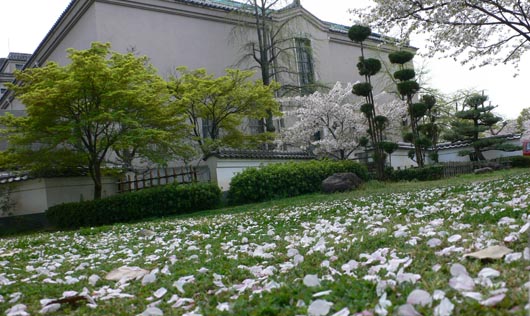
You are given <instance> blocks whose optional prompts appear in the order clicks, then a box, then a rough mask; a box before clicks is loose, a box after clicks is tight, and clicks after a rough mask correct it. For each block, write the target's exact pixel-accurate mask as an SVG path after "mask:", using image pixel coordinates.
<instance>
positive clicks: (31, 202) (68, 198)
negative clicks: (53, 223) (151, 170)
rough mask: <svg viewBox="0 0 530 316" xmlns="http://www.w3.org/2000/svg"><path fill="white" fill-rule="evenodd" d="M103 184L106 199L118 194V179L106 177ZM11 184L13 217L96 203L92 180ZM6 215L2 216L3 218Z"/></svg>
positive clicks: (50, 179)
mask: <svg viewBox="0 0 530 316" xmlns="http://www.w3.org/2000/svg"><path fill="white" fill-rule="evenodd" d="M102 182H103V191H102V197H108V196H111V195H115V194H116V193H117V192H118V184H117V180H116V179H115V178H111V177H104V178H103V179H102ZM10 185H11V186H12V189H11V190H12V191H11V193H10V199H11V201H12V202H13V208H12V210H11V213H13V214H12V215H13V216H19V215H29V214H38V213H43V212H45V211H46V210H47V209H48V208H49V207H51V206H54V205H57V204H61V203H69V202H80V201H86V200H92V198H93V196H94V183H93V182H92V179H91V178H90V177H70V178H38V179H32V180H26V181H21V182H14V183H12V184H10ZM5 216H6V214H3V215H2V214H0V217H5Z"/></svg>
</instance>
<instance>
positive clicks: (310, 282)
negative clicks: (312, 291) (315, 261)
mask: <svg viewBox="0 0 530 316" xmlns="http://www.w3.org/2000/svg"><path fill="white" fill-rule="evenodd" d="M304 285H305V286H307V287H316V286H319V285H320V280H319V279H318V276H317V275H315V274H308V275H306V276H305V277H304Z"/></svg>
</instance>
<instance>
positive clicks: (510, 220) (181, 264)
mask: <svg viewBox="0 0 530 316" xmlns="http://www.w3.org/2000/svg"><path fill="white" fill-rule="evenodd" d="M529 204H530V173H528V172H527V171H525V172H524V173H523V171H522V170H509V171H500V172H496V173H494V174H490V175H480V176H475V175H468V176H463V177H457V178H453V179H448V180H442V181H435V182H407V183H395V184H382V183H378V182H370V183H368V184H366V185H365V186H364V187H363V188H362V189H360V190H358V191H355V192H350V193H342V194H336V195H321V194H315V195H308V196H302V197H297V198H292V199H284V200H278V201H271V202H266V203H259V204H253V205H247V206H240V207H234V208H225V209H222V210H215V211H208V212H202V213H199V214H194V215H189V216H181V217H175V218H169V219H158V220H153V221H147V222H142V223H136V224H126V225H125V224H124V225H120V224H118V225H113V226H107V227H99V228H85V229H81V230H78V231H72V232H56V233H42V234H31V235H26V236H18V237H12V238H6V239H0V315H4V314H5V315H11V316H13V315H37V314H39V313H41V312H42V313H45V314H48V315H336V316H344V315H364V316H367V315H527V312H528V311H526V310H525V307H526V308H527V307H528V306H527V304H528V287H529V286H530V282H529V281H530V277H529V273H528V268H527V267H528V266H530V264H529V262H528V260H530V251H529V249H528V248H527V246H528V245H527V244H528V232H529V231H530V229H528V226H530V225H526V224H527V222H528V213H529ZM493 245H502V246H506V247H508V248H510V249H511V250H512V252H511V253H509V254H507V255H505V256H503V257H502V258H500V259H485V260H479V259H473V258H464V255H465V254H467V253H471V252H474V251H477V250H481V249H484V248H487V247H489V246H493ZM122 266H128V267H138V268H141V269H143V270H140V269H138V271H140V272H142V274H144V275H142V276H140V277H139V278H138V279H130V278H129V279H128V278H126V277H125V278H121V279H120V280H106V278H105V277H106V276H107V274H108V273H109V272H111V271H112V270H114V269H117V268H120V267H122ZM527 282H529V283H527Z"/></svg>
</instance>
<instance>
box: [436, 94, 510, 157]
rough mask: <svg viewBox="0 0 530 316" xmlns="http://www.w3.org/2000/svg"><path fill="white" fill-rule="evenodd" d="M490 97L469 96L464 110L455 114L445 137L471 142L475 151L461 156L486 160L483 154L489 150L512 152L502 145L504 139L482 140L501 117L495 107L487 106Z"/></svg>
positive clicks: (451, 139) (464, 152)
mask: <svg viewBox="0 0 530 316" xmlns="http://www.w3.org/2000/svg"><path fill="white" fill-rule="evenodd" d="M487 100H488V97H487V96H485V95H481V94H472V95H470V96H468V97H467V98H466V99H465V101H464V103H463V105H462V109H460V110H459V111H457V112H456V113H455V120H454V121H452V122H451V127H452V128H451V130H450V131H448V133H447V134H446V135H445V138H446V139H448V140H450V141H469V142H470V144H471V147H473V151H472V152H470V151H461V152H460V153H459V154H460V155H461V156H466V155H470V157H471V160H486V158H485V157H484V155H483V154H482V152H483V151H484V150H485V149H487V148H495V149H499V150H510V149H511V148H507V147H506V146H504V144H502V142H503V141H502V138H498V137H497V138H496V137H489V138H482V136H483V133H484V132H485V131H488V130H492V129H493V128H494V127H495V126H496V125H497V124H498V123H499V122H501V121H502V118H501V117H498V116H495V115H494V114H493V113H492V111H493V110H494V109H495V108H496V107H495V106H493V105H486V101H487Z"/></svg>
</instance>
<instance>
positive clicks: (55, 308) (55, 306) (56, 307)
mask: <svg viewBox="0 0 530 316" xmlns="http://www.w3.org/2000/svg"><path fill="white" fill-rule="evenodd" d="M60 308H61V304H58V303H55V304H50V305H46V306H44V307H43V308H42V309H41V310H40V311H39V313H41V314H47V313H53V312H56V311H58V310H59V309H60Z"/></svg>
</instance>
